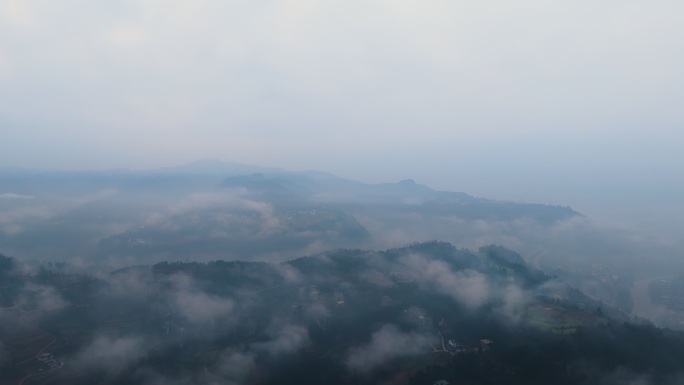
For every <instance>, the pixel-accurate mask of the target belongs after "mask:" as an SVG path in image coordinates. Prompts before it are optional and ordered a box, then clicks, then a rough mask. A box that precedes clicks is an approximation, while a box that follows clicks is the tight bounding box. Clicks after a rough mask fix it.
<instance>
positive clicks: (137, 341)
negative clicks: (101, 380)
mask: <svg viewBox="0 0 684 385" xmlns="http://www.w3.org/2000/svg"><path fill="white" fill-rule="evenodd" d="M150 348H151V346H150V345H149V343H148V342H146V341H145V340H144V339H143V338H141V337H121V338H114V337H108V336H100V337H96V338H95V339H94V340H93V341H92V342H91V343H90V344H89V345H88V346H86V347H85V348H83V349H82V350H81V351H80V352H79V353H78V354H77V355H76V356H75V358H74V359H73V362H74V364H75V365H76V366H78V367H80V368H84V369H100V370H107V371H116V370H119V369H121V368H123V367H125V366H127V365H129V364H132V363H134V362H136V361H138V360H139V359H141V358H143V357H144V356H145V355H146V354H147V352H148V349H150Z"/></svg>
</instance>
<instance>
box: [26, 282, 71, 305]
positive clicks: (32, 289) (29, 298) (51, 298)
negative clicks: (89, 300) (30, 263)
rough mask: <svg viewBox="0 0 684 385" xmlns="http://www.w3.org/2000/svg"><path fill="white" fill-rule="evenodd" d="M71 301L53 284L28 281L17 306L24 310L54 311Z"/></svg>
mask: <svg viewBox="0 0 684 385" xmlns="http://www.w3.org/2000/svg"><path fill="white" fill-rule="evenodd" d="M68 304H69V303H68V302H67V301H66V300H64V298H62V296H61V295H60V294H59V293H58V292H57V290H56V289H55V288H54V287H52V286H45V285H36V284H33V283H27V284H25V285H24V287H23V288H22V290H21V293H20V294H19V297H18V298H17V302H16V306H17V307H19V308H22V309H24V310H40V311H52V310H59V309H62V308H64V307H66V306H67V305H68Z"/></svg>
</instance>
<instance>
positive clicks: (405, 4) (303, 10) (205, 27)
mask: <svg viewBox="0 0 684 385" xmlns="http://www.w3.org/2000/svg"><path fill="white" fill-rule="evenodd" d="M682 13H684V3H683V2H681V1H675V0H653V1H648V2H646V1H634V0H620V1H617V0H606V1H600V2H596V1H577V0H573V1H565V0H559V1H542V0H539V1H529V0H520V1H509V0H491V1H462V0H445V1H436V0H421V1H406V0H375V1H361V0H343V1H342V0H341V1H336V0H330V1H309V0H279V1H271V0H263V1H229V0H221V1H218V0H217V1H211V0H193V1H178V0H149V1H146V0H135V1H134V0H120V1H116V2H89V1H83V0H62V1H59V2H55V1H47V0H0V166H15V167H41V168H42V167H54V168H63V169H106V168H118V167H126V168H134V169H144V168H153V167H162V166H170V165H176V164H181V163H184V162H190V161H194V160H198V159H205V158H219V159H223V160H226V161H236V162H242V163H250V164H258V165H264V166H278V167H283V168H286V169H293V170H301V169H319V170H325V171H329V172H333V173H335V174H338V175H340V176H344V177H348V178H352V179H358V180H363V181H368V182H387V181H396V180H400V179H404V178H413V179H415V180H416V181H418V182H420V183H425V184H428V185H430V186H432V187H435V188H439V189H447V190H457V191H465V192H468V193H471V194H475V195H480V196H487V197H492V198H497V199H507V200H515V201H530V202H531V201H534V202H542V203H554V204H563V205H571V206H573V207H576V208H578V209H579V210H580V211H585V212H586V211H590V212H595V213H597V215H598V213H600V212H601V210H604V211H605V212H609V211H610V212H611V215H617V216H619V215H627V211H629V210H631V211H629V215H631V216H632V217H633V218H642V219H643V218H645V217H646V216H650V218H651V219H649V220H651V221H655V222H658V221H659V220H660V219H659V218H661V217H663V216H668V215H669V217H671V218H674V217H675V215H674V214H673V213H675V212H676V213H682V214H684V211H681V210H682V207H684V201H683V199H682V198H681V197H682V196H684V151H681V149H682V148H683V147H684V146H683V145H684V128H683V123H684V109H683V108H681V106H680V105H681V101H682V100H683V99H684V71H682V70H681V68H684V49H683V48H684V47H682V46H683V45H684V24H682V23H681V20H680V19H681V17H680V15H681V14H682ZM610 207H613V208H614V209H613V210H612V211H611V210H608V208H610ZM673 210H674V211H673ZM677 210H680V211H677ZM682 217H684V215H683V216H682ZM675 219H676V218H675ZM678 223H680V224H682V225H684V223H682V222H681V220H680V221H679V222H678ZM672 224H673V223H672V222H668V224H667V225H665V224H664V223H661V225H663V226H665V227H671V226H672Z"/></svg>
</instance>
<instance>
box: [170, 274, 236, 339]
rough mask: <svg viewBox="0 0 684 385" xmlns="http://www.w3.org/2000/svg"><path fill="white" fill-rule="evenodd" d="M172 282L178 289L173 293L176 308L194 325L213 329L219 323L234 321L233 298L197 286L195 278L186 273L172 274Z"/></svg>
mask: <svg viewBox="0 0 684 385" xmlns="http://www.w3.org/2000/svg"><path fill="white" fill-rule="evenodd" d="M171 282H172V284H173V285H174V286H175V287H176V289H177V290H178V291H177V292H176V293H175V294H174V295H173V301H174V304H175V306H176V309H177V310H178V312H179V313H180V315H182V316H183V318H185V319H186V320H187V321H188V322H190V323H191V324H192V325H193V326H195V327H199V328H202V329H203V331H211V330H212V328H214V327H216V326H218V325H219V324H225V323H230V322H232V321H233V318H232V313H233V309H234V308H235V302H234V301H233V300H231V299H227V298H221V297H217V296H214V295H211V294H207V293H205V292H203V291H201V290H199V288H197V287H195V282H194V280H192V279H191V278H190V277H188V276H186V275H182V274H179V275H175V276H172V277H171Z"/></svg>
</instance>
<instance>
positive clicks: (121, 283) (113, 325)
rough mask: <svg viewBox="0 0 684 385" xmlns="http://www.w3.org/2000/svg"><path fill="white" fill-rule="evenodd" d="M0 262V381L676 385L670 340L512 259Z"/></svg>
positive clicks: (437, 251) (365, 256)
mask: <svg viewBox="0 0 684 385" xmlns="http://www.w3.org/2000/svg"><path fill="white" fill-rule="evenodd" d="M23 264H24V262H21V261H14V260H13V259H12V258H8V257H4V256H2V255H0V277H2V280H1V281H0V287H1V288H2V290H1V291H0V373H2V377H1V378H0V381H2V383H3V384H25V383H37V384H52V385H62V384H86V383H102V384H111V385H117V384H139V385H153V384H160V383H173V384H178V385H190V384H200V385H201V384H212V383H236V384H255V385H257V384H259V385H261V384H320V383H326V384H362V385H363V384H379V383H382V384H411V385H412V384H433V383H466V384H491V385H499V384H526V385H536V384H563V385H566V384H567V385H570V384H573V385H584V384H616V385H617V384H630V383H648V384H663V385H674V384H677V383H679V382H678V380H679V379H681V373H680V371H681V365H680V363H681V360H682V359H683V358H684V334H683V333H681V332H674V331H670V330H664V329H658V328H655V327H653V326H652V325H650V324H648V323H645V322H643V321H639V320H635V319H632V318H630V317H628V316H626V315H625V314H623V313H621V312H620V311H618V310H615V309H613V308H611V307H610V306H606V305H605V304H603V303H601V302H598V301H595V300H593V299H591V298H590V297H588V296H586V295H584V294H583V293H582V292H580V291H578V290H576V289H574V288H572V287H569V286H568V285H566V284H564V283H563V282H560V281H559V280H557V279H554V278H552V277H549V276H547V275H546V274H544V273H543V272H541V271H539V270H537V269H535V268H534V267H532V266H529V265H527V264H526V263H524V260H523V258H522V257H521V256H520V255H518V254H517V253H515V252H514V251H512V250H509V249H506V248H503V247H500V246H494V245H491V246H487V247H483V248H481V249H478V250H468V249H462V248H456V247H454V246H453V245H451V244H449V243H444V242H427V243H416V244H413V245H410V246H407V247H402V248H394V249H388V250H383V251H371V250H350V249H342V250H336V251H328V252H325V253H320V254H316V255H312V256H307V257H300V258H295V259H292V260H289V261H284V262H281V263H263V262H249V261H223V260H216V261H212V262H207V263H199V262H194V261H193V262H166V261H165V262H160V263H156V264H154V265H136V266H127V267H125V268H121V269H117V270H114V271H111V272H102V271H100V272H98V273H96V274H93V273H90V272H88V271H87V270H84V269H83V268H82V267H79V266H75V265H70V264H43V265H41V266H39V267H38V268H34V269H28V268H27V266H23Z"/></svg>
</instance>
